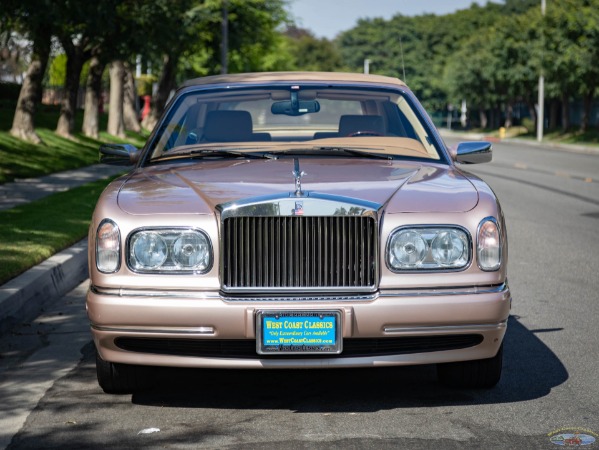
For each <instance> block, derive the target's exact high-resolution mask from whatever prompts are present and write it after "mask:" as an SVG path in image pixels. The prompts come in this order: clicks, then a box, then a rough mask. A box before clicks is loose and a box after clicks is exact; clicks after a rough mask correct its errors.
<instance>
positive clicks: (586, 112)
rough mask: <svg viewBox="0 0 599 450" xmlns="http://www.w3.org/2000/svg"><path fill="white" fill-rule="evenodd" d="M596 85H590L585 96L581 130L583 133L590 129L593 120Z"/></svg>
mask: <svg viewBox="0 0 599 450" xmlns="http://www.w3.org/2000/svg"><path fill="white" fill-rule="evenodd" d="M594 92H595V86H589V88H588V90H587V91H586V93H585V94H584V97H583V108H582V120H581V121H580V131H582V132H583V133H584V132H585V131H587V130H588V129H589V123H590V121H591V107H592V106H593V94H594Z"/></svg>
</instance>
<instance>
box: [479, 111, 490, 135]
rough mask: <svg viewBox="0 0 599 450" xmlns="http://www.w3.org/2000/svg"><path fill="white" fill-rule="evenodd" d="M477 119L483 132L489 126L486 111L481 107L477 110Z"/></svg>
mask: <svg viewBox="0 0 599 450" xmlns="http://www.w3.org/2000/svg"><path fill="white" fill-rule="evenodd" d="M478 117H479V119H480V127H481V128H482V129H483V130H485V129H486V128H487V126H488V125H489V119H488V117H487V111H486V110H485V108H484V107H483V106H481V107H480V109H479V110H478Z"/></svg>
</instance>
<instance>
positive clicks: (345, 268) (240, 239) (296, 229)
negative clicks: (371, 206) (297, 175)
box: [222, 216, 378, 290]
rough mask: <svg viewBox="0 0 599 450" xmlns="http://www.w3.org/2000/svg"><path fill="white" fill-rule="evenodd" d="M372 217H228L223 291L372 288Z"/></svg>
mask: <svg viewBox="0 0 599 450" xmlns="http://www.w3.org/2000/svg"><path fill="white" fill-rule="evenodd" d="M377 236H378V233H377V229H376V222H375V219H374V218H373V217H357V216H333V217H304V216H289V217H230V218H227V219H225V221H224V225H223V241H222V251H223V259H222V267H223V274H222V276H223V284H224V289H225V290H231V289H233V290H244V289H253V290H256V289H259V288H265V289H268V288H270V289H282V290H289V289H291V290H293V289H297V290H301V289H310V290H318V289H324V290H327V289H335V288H352V289H354V290H355V289H360V288H362V289H364V290H372V289H373V288H374V287H375V284H376V276H377V267H376V266H377V263H376V262H377V255H378V251H377V244H378V238H377Z"/></svg>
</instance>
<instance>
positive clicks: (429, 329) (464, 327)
mask: <svg viewBox="0 0 599 450" xmlns="http://www.w3.org/2000/svg"><path fill="white" fill-rule="evenodd" d="M506 327H507V320H504V321H502V322H499V323H490V324H489V323H485V324H474V325H473V324H467V325H444V326H438V327H384V328H383V331H384V332H385V333H390V334H391V333H437V332H446V331H451V332H453V331H474V330H481V331H486V330H498V329H502V328H506Z"/></svg>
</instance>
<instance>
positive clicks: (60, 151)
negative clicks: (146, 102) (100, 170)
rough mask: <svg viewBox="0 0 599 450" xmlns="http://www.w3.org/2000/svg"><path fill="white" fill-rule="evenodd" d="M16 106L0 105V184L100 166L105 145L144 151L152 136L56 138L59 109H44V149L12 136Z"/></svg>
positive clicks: (39, 127) (39, 118) (40, 122)
mask: <svg viewBox="0 0 599 450" xmlns="http://www.w3.org/2000/svg"><path fill="white" fill-rule="evenodd" d="M13 114H14V105H10V104H1V105H0V184H2V183H6V182H9V181H12V180H14V179H15V178H29V177H36V176H40V175H47V174H50V173H54V172H60V171H63V170H69V169H77V168H80V167H84V166H89V165H91V164H95V163H97V162H98V148H99V147H100V145H101V144H102V143H104V142H128V143H131V144H133V145H135V146H137V147H142V146H143V145H144V142H145V140H146V138H147V137H148V135H149V133H148V132H146V131H144V132H142V134H137V133H131V132H127V139H126V140H123V139H119V138H117V137H115V136H111V135H109V134H107V133H106V132H100V139H99V140H95V139H91V138H88V137H86V136H84V135H83V134H81V133H75V137H76V140H75V141H72V140H69V139H65V138H62V137H60V136H57V135H56V134H55V133H54V129H55V128H56V124H57V122H58V116H59V107H58V106H48V105H42V106H40V107H39V113H38V114H37V115H36V131H37V133H38V134H39V136H40V137H41V138H42V139H43V140H44V145H34V144H31V143H28V142H25V141H22V140H20V139H16V138H14V137H12V136H11V135H10V134H9V132H8V131H9V130H10V128H11V126H12V119H13ZM100 119H101V120H100V129H103V130H105V129H106V121H107V117H106V115H105V114H104V115H102V116H101V118H100ZM82 120H83V112H82V111H78V113H77V117H76V127H75V129H76V130H80V129H81V122H82Z"/></svg>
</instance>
